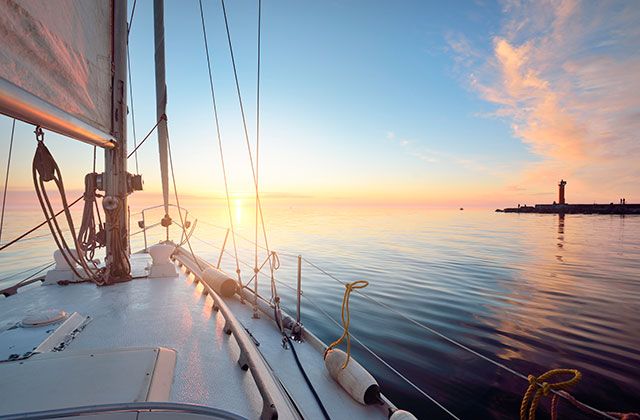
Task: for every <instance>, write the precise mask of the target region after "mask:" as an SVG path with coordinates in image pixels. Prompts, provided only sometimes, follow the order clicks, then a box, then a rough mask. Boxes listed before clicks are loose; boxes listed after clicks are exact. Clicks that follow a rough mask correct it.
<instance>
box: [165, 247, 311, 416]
mask: <svg viewBox="0 0 640 420" xmlns="http://www.w3.org/2000/svg"><path fill="white" fill-rule="evenodd" d="M174 258H175V259H176V260H177V261H178V262H179V263H180V264H182V265H184V266H185V267H186V268H187V269H188V270H189V271H190V272H191V273H193V275H194V276H196V277H197V278H199V279H202V276H203V273H202V272H203V271H204V270H201V269H200V266H202V267H205V268H214V267H213V266H212V265H211V264H209V263H208V262H206V261H205V260H203V259H202V258H199V257H195V258H198V261H197V262H196V261H194V259H193V258H194V257H192V255H191V253H189V252H187V251H185V250H184V249H183V248H182V247H178V248H177V249H176V252H175V254H174ZM201 283H202V285H203V287H204V288H205V290H206V291H207V293H208V294H209V295H210V296H211V298H212V299H213V301H214V304H215V307H216V308H217V309H218V310H219V311H220V313H221V314H222V316H223V318H224V319H225V325H224V331H225V333H226V334H233V336H234V337H235V339H236V342H237V343H238V347H239V348H240V358H239V360H238V364H240V366H241V367H242V368H243V369H244V370H247V369H248V370H249V371H250V372H251V375H252V376H253V379H254V381H255V383H256V386H257V387H258V391H259V392H260V395H261V396H262V402H263V407H262V413H261V415H260V418H261V419H275V418H300V415H299V413H298V412H297V410H296V409H295V407H294V406H293V405H292V402H291V400H290V399H288V398H287V397H286V393H285V392H284V390H283V389H282V388H281V385H280V384H279V382H278V380H277V379H276V378H275V377H274V375H273V373H272V371H271V369H270V368H269V366H268V365H267V363H266V361H265V360H264V359H263V357H262V354H261V353H260V352H259V351H258V350H257V349H256V347H255V344H254V343H253V340H252V339H251V337H249V334H247V332H246V330H245V329H244V327H243V326H242V324H241V323H240V321H238V320H237V319H236V317H235V316H234V315H233V313H232V312H231V310H230V309H229V308H228V306H227V305H226V303H225V302H224V300H223V299H222V298H221V297H220V296H219V295H218V294H217V293H216V292H215V291H214V290H213V289H212V288H211V286H209V285H208V284H207V283H206V282H204V281H202V282H201Z"/></svg>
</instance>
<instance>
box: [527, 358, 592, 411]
mask: <svg viewBox="0 0 640 420" xmlns="http://www.w3.org/2000/svg"><path fill="white" fill-rule="evenodd" d="M558 375H573V377H572V378H571V379H569V380H566V381H560V382H555V383H549V382H547V381H548V380H549V379H550V378H553V377H554V376H558ZM581 377H582V374H581V373H580V372H579V371H578V370H576V369H551V370H550V371H548V372H545V373H543V374H542V375H540V376H537V377H536V376H534V375H529V376H527V380H528V381H529V386H528V387H527V391H526V392H525V393H524V397H523V398H522V403H521V404H520V420H534V419H535V418H536V411H537V409H538V404H539V403H540V399H541V398H542V397H543V396H544V397H546V396H548V395H549V393H551V392H552V391H554V390H556V391H560V390H564V389H567V388H569V387H570V386H572V385H575V384H576V383H577V382H578V381H579V380H580V378H581ZM551 405H552V409H551V411H552V413H551V414H552V415H551V417H552V418H557V417H556V416H555V409H556V407H557V395H554V396H553V401H552V404H551Z"/></svg>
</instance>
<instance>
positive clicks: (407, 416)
mask: <svg viewBox="0 0 640 420" xmlns="http://www.w3.org/2000/svg"><path fill="white" fill-rule="evenodd" d="M389 420H418V419H417V418H416V416H414V415H413V414H411V413H410V412H408V411H404V410H396V411H394V412H393V414H392V415H391V417H389Z"/></svg>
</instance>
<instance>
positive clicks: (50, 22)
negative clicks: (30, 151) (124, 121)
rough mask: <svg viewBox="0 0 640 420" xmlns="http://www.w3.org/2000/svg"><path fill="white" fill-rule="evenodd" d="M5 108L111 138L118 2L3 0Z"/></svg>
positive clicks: (0, 88)
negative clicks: (114, 26)
mask: <svg viewBox="0 0 640 420" xmlns="http://www.w3.org/2000/svg"><path fill="white" fill-rule="evenodd" d="M0 39H2V42H0V112H1V113H4V114H7V115H10V116H12V117H15V118H19V119H22V120H24V121H27V122H30V123H33V124H38V125H42V126H43V127H46V128H49V129H51V130H54V131H57V132H60V133H61V134H64V135H67V136H70V137H73V138H76V139H79V140H83V141H88V142H91V143H94V144H99V145H102V146H108V144H109V142H110V141H111V140H113V138H112V136H111V133H112V132H113V130H112V69H113V59H112V58H113V2H112V1H105V0H55V1H40V0H0Z"/></svg>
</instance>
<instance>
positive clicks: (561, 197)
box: [558, 179, 567, 204]
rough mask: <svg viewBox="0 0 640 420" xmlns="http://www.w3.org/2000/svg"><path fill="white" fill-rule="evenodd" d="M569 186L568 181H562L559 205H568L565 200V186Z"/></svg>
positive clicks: (559, 191)
mask: <svg viewBox="0 0 640 420" xmlns="http://www.w3.org/2000/svg"><path fill="white" fill-rule="evenodd" d="M565 185H567V181H565V180H564V179H561V180H560V183H559V184H558V187H559V188H558V204H567V203H566V202H565V200H564V186H565Z"/></svg>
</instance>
